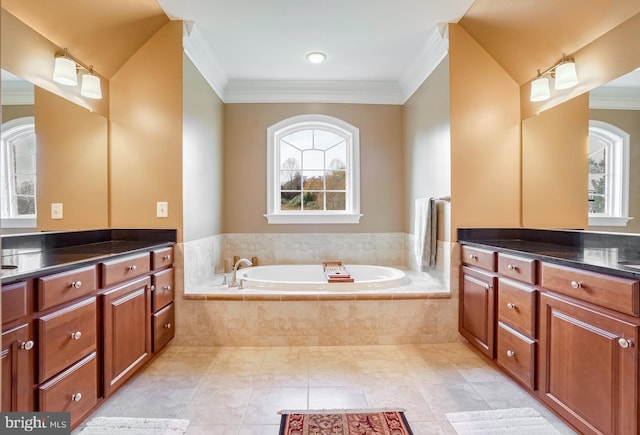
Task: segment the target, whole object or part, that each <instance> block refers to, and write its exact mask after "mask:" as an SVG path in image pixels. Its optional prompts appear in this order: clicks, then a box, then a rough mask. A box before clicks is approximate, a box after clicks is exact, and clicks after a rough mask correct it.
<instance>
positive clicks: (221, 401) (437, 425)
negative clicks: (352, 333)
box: [74, 343, 574, 435]
mask: <svg viewBox="0 0 640 435" xmlns="http://www.w3.org/2000/svg"><path fill="white" fill-rule="evenodd" d="M380 407H401V408H405V409H406V416H407V419H408V420H409V423H410V425H411V428H412V429H413V431H414V433H415V435H421V434H454V433H455V432H454V430H453V428H452V427H451V426H450V425H449V423H448V422H447V419H446V416H445V413H447V412H456V411H473V410H484V409H501V408H513V407H532V408H535V409H537V410H538V411H539V412H541V413H542V414H543V415H545V417H547V419H548V420H549V421H550V422H552V423H553V424H554V425H555V426H556V427H557V428H558V430H559V431H561V433H564V434H573V433H574V432H573V431H571V430H570V429H569V428H568V427H567V426H565V425H564V424H563V423H562V422H560V421H559V420H558V419H557V418H556V417H555V416H553V415H552V414H551V413H550V412H549V411H547V410H546V409H545V408H544V407H543V406H542V405H540V404H539V403H538V402H537V401H536V400H535V399H533V398H532V397H530V396H529V395H528V394H527V393H525V392H524V391H523V390H522V389H521V388H520V387H518V386H517V385H516V384H515V383H514V382H513V381H511V380H510V379H509V378H507V377H506V376H505V375H503V374H502V373H501V372H500V371H498V370H497V369H496V368H495V367H494V366H493V365H492V364H491V363H490V362H488V361H487V360H486V359H484V358H482V357H481V356H480V355H479V354H477V353H476V352H474V351H473V350H471V349H470V348H469V347H468V346H467V345H466V344H464V343H451V344H424V345H390V346H335V347H334V346H322V347H310V346H301V347H183V346H170V347H169V348H168V349H166V351H165V352H163V353H162V354H161V355H160V356H159V357H158V358H157V359H156V360H155V361H153V362H152V363H151V364H149V365H148V366H147V367H146V368H145V369H144V370H142V371H141V372H140V373H139V374H137V375H136V376H135V377H134V378H133V379H132V380H131V381H130V382H129V383H128V384H126V385H125V386H124V387H123V388H121V389H120V390H119V391H118V392H117V393H116V394H115V395H114V396H113V397H111V398H110V399H109V400H108V401H106V402H105V403H104V404H103V405H102V406H101V407H100V408H99V409H98V410H97V411H96V412H95V413H94V414H93V415H92V416H91V417H94V416H127V417H161V418H185V419H189V420H190V426H189V431H188V432H187V434H188V435H199V434H212V435H232V434H241V435H258V434H260V435H263V434H265V435H266V434H270V435H271V434H273V435H277V433H278V427H279V418H280V417H279V415H278V414H277V411H278V410H281V409H318V408H380ZM91 417H89V418H91ZM79 429H80V428H78V429H76V431H74V434H75V433H77V432H78V431H79Z"/></svg>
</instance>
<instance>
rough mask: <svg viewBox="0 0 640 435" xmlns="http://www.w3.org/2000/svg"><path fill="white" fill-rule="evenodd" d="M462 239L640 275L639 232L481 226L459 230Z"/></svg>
mask: <svg viewBox="0 0 640 435" xmlns="http://www.w3.org/2000/svg"><path fill="white" fill-rule="evenodd" d="M458 241H459V243H461V244H463V245H470V246H476V247H485V248H486V247H491V248H497V249H498V250H500V251H502V252H505V253H512V254H515V255H520V256H524V257H529V258H536V259H540V260H543V261H548V262H550V263H556V264H560V265H565V266H569V267H578V268H581V269H586V270H592V271H594V272H603V273H612V272H613V273H615V274H616V275H623V276H627V277H631V278H634V279H638V278H640V236H638V235H636V234H619V233H615V234H614V233H596V232H587V231H562V230H536V229H521V228H520V229H511V230H509V229H507V230H505V229H482V228H478V229H461V230H459V231H458Z"/></svg>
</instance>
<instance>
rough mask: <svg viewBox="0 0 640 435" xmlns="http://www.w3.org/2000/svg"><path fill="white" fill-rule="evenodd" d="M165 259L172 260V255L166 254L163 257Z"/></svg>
mask: <svg viewBox="0 0 640 435" xmlns="http://www.w3.org/2000/svg"><path fill="white" fill-rule="evenodd" d="M162 259H163V260H167V261H168V260H171V255H165V256H164V257H162Z"/></svg>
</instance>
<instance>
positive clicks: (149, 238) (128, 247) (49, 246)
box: [1, 229, 177, 284]
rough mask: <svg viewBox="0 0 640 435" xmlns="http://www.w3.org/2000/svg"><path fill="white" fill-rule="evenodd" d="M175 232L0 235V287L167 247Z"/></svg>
mask: <svg viewBox="0 0 640 435" xmlns="http://www.w3.org/2000/svg"><path fill="white" fill-rule="evenodd" d="M176 240H177V232H176V230H156V229H148V230H126V229H107V230H86V231H56V232H44V233H32V234H19V235H7V236H2V239H1V247H2V275H1V280H2V284H9V283H12V282H15V281H19V280H22V279H26V278H30V277H34V276H42V275H43V274H51V273H57V272H63V271H65V270H68V269H71V268H75V267H81V266H83V265H85V264H93V263H95V262H96V261H100V260H107V259H113V258H117V257H119V256H123V255H127V254H131V253H137V252H145V251H146V252H148V251H151V250H153V249H157V248H161V247H166V246H171V245H172V244H173V243H175V242H176Z"/></svg>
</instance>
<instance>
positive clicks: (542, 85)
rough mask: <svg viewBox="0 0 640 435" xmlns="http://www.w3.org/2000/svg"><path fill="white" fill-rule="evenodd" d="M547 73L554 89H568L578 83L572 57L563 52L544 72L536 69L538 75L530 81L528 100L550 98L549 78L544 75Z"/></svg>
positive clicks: (535, 100)
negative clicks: (552, 81)
mask: <svg viewBox="0 0 640 435" xmlns="http://www.w3.org/2000/svg"><path fill="white" fill-rule="evenodd" d="M547 74H549V75H550V76H551V78H553V79H555V80H554V85H553V87H554V89H556V90H561V89H569V88H572V87H574V86H575V85H577V84H578V75H577V73H576V63H575V60H574V59H573V58H570V57H567V56H566V55H565V54H564V53H563V54H562V59H560V61H558V62H557V63H556V64H555V65H553V66H552V67H551V68H549V69H548V70H546V71H544V72H540V70H538V75H537V77H536V78H535V80H533V81H532V82H531V96H530V97H529V100H530V101H532V102H537V101H545V100H548V99H549V98H551V90H550V88H549V79H548V78H547V77H544V76H545V75H547Z"/></svg>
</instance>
